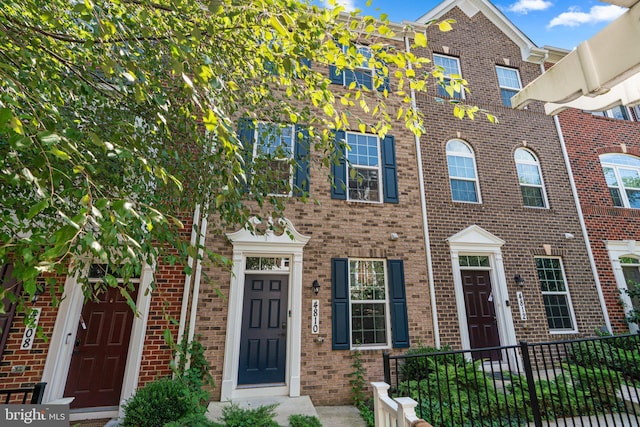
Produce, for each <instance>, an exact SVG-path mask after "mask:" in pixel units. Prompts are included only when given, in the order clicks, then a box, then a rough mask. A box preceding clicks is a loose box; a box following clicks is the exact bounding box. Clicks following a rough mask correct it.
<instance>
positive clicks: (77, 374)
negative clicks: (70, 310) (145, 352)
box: [64, 288, 137, 408]
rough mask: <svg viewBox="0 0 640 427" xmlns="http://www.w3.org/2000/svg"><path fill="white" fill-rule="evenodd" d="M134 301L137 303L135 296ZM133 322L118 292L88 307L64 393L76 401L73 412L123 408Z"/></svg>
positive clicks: (82, 318) (104, 294)
mask: <svg viewBox="0 0 640 427" xmlns="http://www.w3.org/2000/svg"><path fill="white" fill-rule="evenodd" d="M136 293H137V291H136ZM131 297H132V298H133V299H134V301H135V298H136V296H135V294H133V295H131ZM133 318H134V313H133V311H132V310H131V308H130V307H129V306H128V305H127V301H126V299H125V298H124V297H123V296H122V295H120V292H119V290H118V289H113V288H109V289H108V290H107V291H106V292H105V293H103V294H102V295H100V297H99V300H98V301H89V302H87V303H85V305H84V307H83V308H82V314H81V317H80V322H79V324H78V333H77V334H76V341H75V347H74V349H73V356H72V357H71V365H70V366H69V375H68V377H67V384H66V387H65V390H64V396H65V397H72V396H73V397H75V399H74V400H73V402H72V403H71V408H94V407H109V406H111V407H113V406H118V405H119V404H120V393H121V391H122V380H123V378H124V369H125V365H126V362H127V354H128V351H129V337H130V336H131V327H132V325H133Z"/></svg>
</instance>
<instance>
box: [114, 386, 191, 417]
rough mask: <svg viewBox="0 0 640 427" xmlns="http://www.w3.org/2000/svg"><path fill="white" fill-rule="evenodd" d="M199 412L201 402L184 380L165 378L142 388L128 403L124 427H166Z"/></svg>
mask: <svg viewBox="0 0 640 427" xmlns="http://www.w3.org/2000/svg"><path fill="white" fill-rule="evenodd" d="M199 412H200V410H199V405H198V402H197V401H194V399H193V398H192V395H191V391H190V390H189V387H188V386H187V385H186V384H185V383H184V382H183V381H180V380H172V379H169V378H162V379H159V380H156V381H153V382H151V383H149V384H147V385H145V386H144V387H142V388H141V389H140V390H138V391H137V393H136V394H135V395H133V397H132V398H131V399H129V400H128V401H127V402H126V403H125V406H124V420H123V423H122V425H123V426H131V427H162V426H164V425H165V424H166V423H169V422H171V421H178V420H179V419H181V418H183V417H185V416H187V415H190V414H194V413H199Z"/></svg>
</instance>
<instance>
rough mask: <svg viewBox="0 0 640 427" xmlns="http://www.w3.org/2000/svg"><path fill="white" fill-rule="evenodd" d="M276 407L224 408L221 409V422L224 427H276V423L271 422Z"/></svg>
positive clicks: (234, 406)
mask: <svg viewBox="0 0 640 427" xmlns="http://www.w3.org/2000/svg"><path fill="white" fill-rule="evenodd" d="M276 406H278V405H277V404H274V405H266V406H260V407H259V408H256V409H244V408H241V407H239V406H238V405H229V406H225V407H224V408H223V409H222V420H223V422H224V425H225V426H226V427H257V426H260V427H278V423H277V422H275V421H274V420H273V418H274V417H275V415H276V413H275V408H276Z"/></svg>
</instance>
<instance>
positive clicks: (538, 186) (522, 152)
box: [515, 148, 547, 208]
mask: <svg viewBox="0 0 640 427" xmlns="http://www.w3.org/2000/svg"><path fill="white" fill-rule="evenodd" d="M515 160H516V169H517V171H518V182H519V183H520V191H521V193H522V201H523V203H524V205H525V206H528V207H532V208H546V207H547V197H546V194H545V190H544V183H543V181H542V174H541V173H540V163H539V162H538V159H537V158H536V156H535V155H534V154H533V153H532V152H531V151H529V150H527V149H524V148H518V149H517V150H516V152H515Z"/></svg>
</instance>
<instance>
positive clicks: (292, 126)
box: [252, 121, 296, 197]
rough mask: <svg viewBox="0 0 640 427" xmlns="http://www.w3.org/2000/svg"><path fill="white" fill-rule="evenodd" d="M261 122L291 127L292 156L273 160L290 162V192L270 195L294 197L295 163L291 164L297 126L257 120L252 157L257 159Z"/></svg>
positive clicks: (270, 194)
mask: <svg viewBox="0 0 640 427" xmlns="http://www.w3.org/2000/svg"><path fill="white" fill-rule="evenodd" d="M260 124H263V125H268V126H277V127H282V128H285V127H289V128H291V147H289V149H290V150H291V151H290V152H291V157H278V158H275V157H274V159H273V160H276V161H282V162H289V188H290V190H289V192H288V193H286V194H285V193H268V194H269V196H276V197H292V196H293V165H292V164H291V161H292V160H293V157H294V150H295V146H296V126H295V125H293V124H284V123H273V122H263V121H259V122H257V125H256V127H255V129H254V131H253V132H254V135H253V139H254V141H255V143H254V144H253V153H252V159H253V160H255V159H256V158H257V157H258V156H259V154H258V147H259V145H260Z"/></svg>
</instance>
